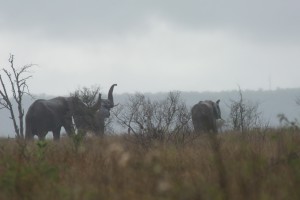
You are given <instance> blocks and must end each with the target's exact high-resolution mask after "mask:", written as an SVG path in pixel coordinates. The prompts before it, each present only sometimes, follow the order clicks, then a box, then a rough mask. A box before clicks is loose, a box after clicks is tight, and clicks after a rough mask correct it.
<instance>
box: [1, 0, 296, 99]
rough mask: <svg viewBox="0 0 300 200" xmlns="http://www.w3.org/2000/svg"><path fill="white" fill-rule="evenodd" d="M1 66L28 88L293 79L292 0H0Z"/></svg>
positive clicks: (145, 88)
mask: <svg viewBox="0 0 300 200" xmlns="http://www.w3.org/2000/svg"><path fill="white" fill-rule="evenodd" d="M0 3H1V4H0V67H1V68H3V67H6V66H8V62H7V59H8V57H9V55H10V53H12V54H14V55H15V59H16V60H15V61H16V64H17V65H19V66H22V65H25V64H30V63H33V64H37V65H38V67H35V68H34V73H33V78H32V79H31V80H30V81H29V82H28V83H29V85H30V88H31V92H32V93H35V94H38V93H46V94H51V95H67V94H69V93H70V92H72V91H74V90H75V89H77V88H78V87H83V86H87V87H89V86H92V85H100V86H101V88H102V89H103V90H105V91H107V90H108V88H109V86H110V85H111V84H113V83H117V84H118V87H117V88H116V90H115V92H116V93H123V92H130V93H132V92H136V91H139V92H161V91H162V92H165V91H171V90H180V91H199V92H202V91H221V90H232V89H237V85H240V87H241V88H242V89H254V90H256V89H276V88H277V87H280V88H291V87H300V1H299V0H251V1H246V0H226V1H224V0H215V1H213V0H185V1H181V0H149V1H146V0H118V1H117V0H107V1H102V0H82V1H79V0H51V1H49V0H45V1H43V0H26V1H19V0H18V1H17V0H9V1H7V0H0Z"/></svg>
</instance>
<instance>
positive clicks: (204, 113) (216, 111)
mask: <svg viewBox="0 0 300 200" xmlns="http://www.w3.org/2000/svg"><path fill="white" fill-rule="evenodd" d="M219 102H220V100H217V101H216V102H213V101H211V100H206V101H200V102H199V103H197V104H196V105H194V106H193V107H192V110H191V112H192V121H193V125H194V130H195V132H209V131H213V132H214V133H217V132H218V127H217V120H218V119H221V110H220V107H219Z"/></svg>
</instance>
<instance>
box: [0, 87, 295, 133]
mask: <svg viewBox="0 0 300 200" xmlns="http://www.w3.org/2000/svg"><path fill="white" fill-rule="evenodd" d="M167 94H168V93H145V96H147V97H149V98H151V99H162V98H165V97H166V96H167ZM242 94H243V97H244V99H245V100H249V101H251V102H253V103H255V102H257V103H259V111H261V113H262V116H263V118H264V121H266V122H268V123H269V126H272V127H276V126H279V121H278V119H277V115H278V114H279V113H283V114H285V115H286V117H287V118H288V119H291V120H294V119H298V118H300V106H299V105H297V104H296V99H297V98H299V97H300V88H295V89H277V90H270V91H265V90H257V91H252V90H245V91H243V93H242ZM129 95H133V94H115V95H114V99H115V103H119V104H124V103H125V102H126V101H128V96H129ZM35 96H36V98H35V99H40V98H43V99H49V98H52V96H49V95H45V94H43V95H35ZM104 98H105V97H104ZM181 98H182V99H183V100H184V101H185V102H186V104H187V106H188V107H192V106H193V105H194V104H196V103H197V102H199V101H200V100H207V99H211V100H214V101H215V100H218V99H220V100H221V103H220V107H221V111H222V117H223V119H227V118H228V115H229V105H230V104H231V100H238V98H239V93H238V91H237V90H232V91H222V92H181ZM33 101H34V99H31V98H30V97H25V98H24V105H23V106H24V110H25V114H26V112H27V110H28V107H29V106H30V105H31V103H32V102H33ZM14 135H15V134H14V130H13V126H12V121H11V119H10V118H9V113H8V111H6V110H4V109H2V110H0V136H1V137H8V136H10V137H14Z"/></svg>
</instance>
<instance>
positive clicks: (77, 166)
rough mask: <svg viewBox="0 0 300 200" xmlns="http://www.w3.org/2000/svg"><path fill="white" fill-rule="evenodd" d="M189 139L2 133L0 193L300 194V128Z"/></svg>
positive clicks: (184, 196)
mask: <svg viewBox="0 0 300 200" xmlns="http://www.w3.org/2000/svg"><path fill="white" fill-rule="evenodd" d="M185 138H186V141H188V142H182V143H181V144H178V143H174V142H172V141H171V140H170V141H168V142H165V141H156V140H151V141H150V142H148V143H150V145H147V146H146V147H145V146H143V145H141V144H139V143H134V142H132V141H134V138H130V136H127V137H125V136H106V137H104V138H85V139H84V138H81V139H80V138H79V139H78V141H77V142H74V139H68V138H63V139H62V140H61V141H60V142H52V141H45V142H37V141H35V142H31V143H23V142H18V141H15V140H10V139H1V141H0V199H39V200H42V199H70V200H77V199H78V200H79V199H80V200H81V199H233V200H234V199H238V200H240V199H264V200H267V199H272V200H276V199H280V200H281V199H291V200H292V199H299V197H300V190H299V187H300V157H299V156H300V132H294V131H287V130H273V131H268V132H265V133H259V132H252V133H245V134H240V133H224V134H219V135H217V136H216V137H215V136H212V135H201V136H197V137H194V136H189V137H185ZM189 138H192V139H191V140H189Z"/></svg>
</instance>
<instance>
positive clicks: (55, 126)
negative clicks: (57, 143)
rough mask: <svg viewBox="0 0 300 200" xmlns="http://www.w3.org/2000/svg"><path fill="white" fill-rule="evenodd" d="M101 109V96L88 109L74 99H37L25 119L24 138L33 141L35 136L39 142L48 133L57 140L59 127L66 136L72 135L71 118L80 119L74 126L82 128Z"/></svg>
mask: <svg viewBox="0 0 300 200" xmlns="http://www.w3.org/2000/svg"><path fill="white" fill-rule="evenodd" d="M100 107H101V95H100V94H99V98H98V100H97V101H96V102H95V104H94V105H92V106H91V107H90V108H89V107H87V106H86V105H85V104H84V103H83V102H82V101H81V100H80V99H79V98H76V97H56V98H53V99H49V100H44V99H38V100H36V101H35V102H33V103H32V105H31V106H30V107H29V109H28V111H27V114H26V117H25V123H26V131H25V138H26V139H33V137H34V136H35V135H37V136H38V138H39V139H40V140H42V139H44V138H45V136H46V135H47V133H48V132H49V131H52V133H53V139H54V140H59V138H60V130H61V127H64V128H65V130H66V132H67V134H68V135H69V136H71V135H72V134H73V133H74V127H73V123H72V117H74V118H76V117H77V116H84V118H82V117H81V119H86V120H81V121H80V123H79V124H78V125H77V124H76V121H75V124H76V126H80V127H81V126H84V124H85V123H88V122H89V121H90V119H93V117H94V115H95V113H96V111H97V110H98V109H99V108H100Z"/></svg>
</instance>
